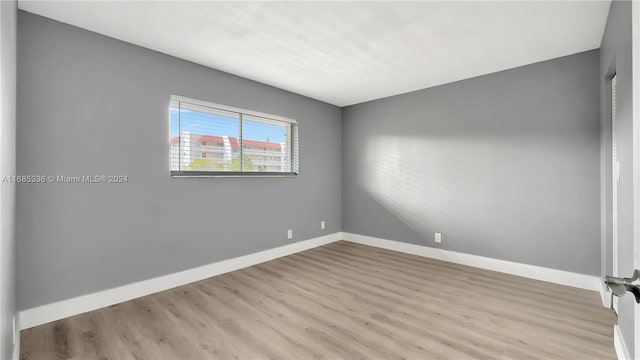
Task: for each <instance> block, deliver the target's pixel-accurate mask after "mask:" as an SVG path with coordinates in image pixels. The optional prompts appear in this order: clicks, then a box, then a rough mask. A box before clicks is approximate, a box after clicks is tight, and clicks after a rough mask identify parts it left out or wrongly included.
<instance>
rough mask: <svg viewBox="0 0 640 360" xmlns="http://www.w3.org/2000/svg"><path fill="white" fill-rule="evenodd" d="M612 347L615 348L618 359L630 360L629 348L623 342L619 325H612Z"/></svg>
mask: <svg viewBox="0 0 640 360" xmlns="http://www.w3.org/2000/svg"><path fill="white" fill-rule="evenodd" d="M613 347H614V349H615V350H616V356H617V357H618V360H631V356H629V350H627V349H629V348H628V347H627V344H625V342H624V337H623V336H622V330H620V326H618V325H613Z"/></svg>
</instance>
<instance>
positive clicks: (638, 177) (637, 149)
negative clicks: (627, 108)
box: [631, 0, 640, 358]
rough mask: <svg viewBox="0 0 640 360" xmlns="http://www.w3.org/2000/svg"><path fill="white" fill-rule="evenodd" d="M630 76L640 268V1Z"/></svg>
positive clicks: (638, 332)
mask: <svg viewBox="0 0 640 360" xmlns="http://www.w3.org/2000/svg"><path fill="white" fill-rule="evenodd" d="M631 64H632V65H631V67H632V68H631V76H632V88H631V98H632V104H631V107H632V110H631V111H632V116H633V119H632V124H633V125H632V128H633V156H632V158H633V239H634V246H633V259H634V264H635V269H640V2H638V1H637V0H636V1H632V2H631ZM633 316H634V318H633V323H634V326H633V327H634V340H633V342H634V352H635V354H634V355H635V357H636V358H640V308H639V306H638V305H635V306H634V315H633Z"/></svg>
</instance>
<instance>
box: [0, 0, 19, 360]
mask: <svg viewBox="0 0 640 360" xmlns="http://www.w3.org/2000/svg"><path fill="white" fill-rule="evenodd" d="M17 6H18V5H17V2H16V1H14V0H12V1H0V83H1V85H0V109H1V110H0V154H2V156H1V157H0V176H2V177H4V176H11V175H15V173H16V171H15V170H16V148H15V146H16V26H17V17H16V15H17V14H16V11H17ZM15 196H16V187H15V185H14V184H10V183H3V184H0V219H1V220H0V221H1V222H0V266H1V267H0V358H1V359H10V358H11V357H12V355H13V353H14V350H17V347H14V346H13V325H12V322H13V317H14V316H15V315H16V302H15V300H16V296H15V294H16V292H15V284H16V280H15V257H16V249H15V246H16V236H15V231H16V229H15ZM16 341H19V339H16Z"/></svg>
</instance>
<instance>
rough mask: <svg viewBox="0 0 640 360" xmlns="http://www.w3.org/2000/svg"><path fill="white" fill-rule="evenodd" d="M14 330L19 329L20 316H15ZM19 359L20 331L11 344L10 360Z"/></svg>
mask: <svg viewBox="0 0 640 360" xmlns="http://www.w3.org/2000/svg"><path fill="white" fill-rule="evenodd" d="M16 329H20V314H16ZM19 358H20V330H18V333H17V334H16V342H15V344H13V354H12V355H11V360H18V359H19Z"/></svg>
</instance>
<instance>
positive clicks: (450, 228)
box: [342, 50, 600, 275]
mask: <svg viewBox="0 0 640 360" xmlns="http://www.w3.org/2000/svg"><path fill="white" fill-rule="evenodd" d="M599 113H600V109H599V83H598V51H597V50H592V51H588V52H584V53H580V54H576V55H572V56H567V57H562V58H558V59H553V60H549V61H545V62H541V63H537V64H532V65H528V66H523V67H520V68H516V69H512V70H508V71H503V72H499V73H494V74H490V75H486V76H481V77H477V78H473V79H468V80H463V81H460V82H456V83H452V84H447V85H442V86H438V87H434V88H429V89H424V90H420V91H415V92H411V93H407V94H403V95H398V96H393V97H389V98H385V99H380V100H375V101H371V102H367V103H363V104H359V105H354V106H349V107H346V108H344V109H343V134H342V140H343V144H342V146H343V168H342V175H343V176H342V181H343V188H342V191H343V194H342V195H343V201H342V206H343V208H342V214H343V218H342V226H343V231H346V232H351V233H357V234H363V235H369V236H375V237H381V238H386V239H392V240H398V241H403V242H408V243H414V244H420V245H426V246H432V247H440V248H443V249H448V250H454V251H459V252H464V253H469V254H475V255H481V256H487V257H491V258H497V259H504V260H510V261H515V262H519V263H525V264H533V265H539V266H545V267H549V268H553V269H561V270H567V271H572V272H577V273H583V274H590V275H599V274H600V223H599V221H600V198H599V189H600V174H599V149H600V148H599V147H600V145H599V141H600V140H599V136H600V135H599V130H600V129H599V127H600V124H599ZM435 232H441V233H442V237H443V242H442V243H441V244H436V243H434V241H433V237H434V233H435Z"/></svg>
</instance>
